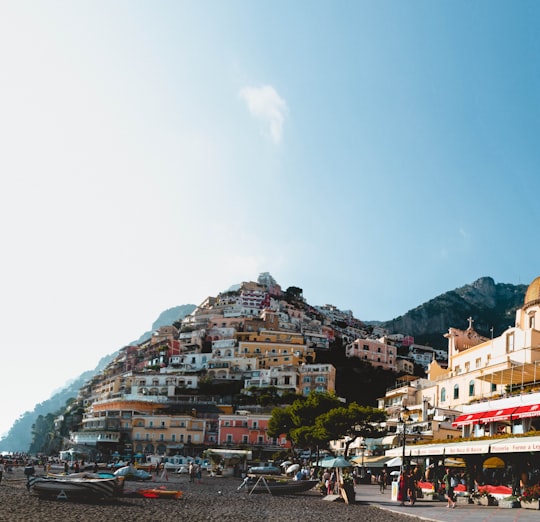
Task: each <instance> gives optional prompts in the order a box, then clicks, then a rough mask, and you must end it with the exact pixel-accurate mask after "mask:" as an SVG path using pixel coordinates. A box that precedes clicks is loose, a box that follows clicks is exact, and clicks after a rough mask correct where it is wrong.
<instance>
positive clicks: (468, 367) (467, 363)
mask: <svg viewBox="0 0 540 522" xmlns="http://www.w3.org/2000/svg"><path fill="white" fill-rule="evenodd" d="M470 371H471V363H470V362H468V361H467V362H466V363H465V372H470Z"/></svg>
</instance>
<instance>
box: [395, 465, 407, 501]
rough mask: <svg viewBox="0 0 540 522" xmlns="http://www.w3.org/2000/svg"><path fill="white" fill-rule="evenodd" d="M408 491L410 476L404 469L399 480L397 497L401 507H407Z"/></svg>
mask: <svg viewBox="0 0 540 522" xmlns="http://www.w3.org/2000/svg"><path fill="white" fill-rule="evenodd" d="M408 490H409V485H408V474H407V472H406V471H405V469H402V470H401V473H400V474H399V478H398V496H397V499H398V500H399V505H400V506H404V505H405V501H406V500H407V492H408Z"/></svg>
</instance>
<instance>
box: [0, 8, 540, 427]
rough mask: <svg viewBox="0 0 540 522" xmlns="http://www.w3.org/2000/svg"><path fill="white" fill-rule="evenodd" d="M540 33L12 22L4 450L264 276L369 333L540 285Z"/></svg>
mask: <svg viewBox="0 0 540 522" xmlns="http://www.w3.org/2000/svg"><path fill="white" fill-rule="evenodd" d="M539 26H540V4H539V3H538V2H536V1H527V0H523V1H521V2H517V3H515V2H507V1H504V2H499V1H497V0H489V1H482V0H478V1H475V2H468V1H459V0H457V1H452V2H450V1H440V2H432V1H431V0H426V1H414V0H411V1H409V2H402V1H401V0H395V1H384V0H383V1H377V2H375V1H369V2H366V1H362V0H354V1H346V0H339V1H336V2H331V1H317V0H298V1H295V2H290V1H280V0H272V1H265V0H260V1H254V0H252V1H247V0H238V1H235V0H227V1H222V0H215V1H210V0H198V1H197V2H193V1H182V0H174V1H168V0H160V1H158V2H152V1H149V0H147V1H141V0H139V1H137V0H130V1H122V0H92V1H89V0H79V1H77V2H71V1H67V0H64V1H63V0H57V1H52V0H41V1H32V0H24V1H20V0H12V1H11V0H0V79H1V81H0V180H1V191H0V197H1V204H0V218H1V222H2V225H1V227H0V242H1V243H0V244H1V246H2V252H3V255H2V257H1V261H0V283H1V287H0V288H1V291H0V317H1V321H2V324H1V329H2V337H1V341H0V343H1V353H2V359H1V361H2V365H1V367H2V369H3V372H2V378H0V396H1V397H3V400H2V416H1V418H0V434H1V433H3V432H5V431H7V430H8V429H9V427H10V426H11V425H12V423H13V422H14V421H15V420H16V419H17V418H18V417H19V416H20V415H21V414H22V413H24V412H25V411H28V410H32V409H33V408H34V405H35V404H36V403H39V402H42V401H43V400H46V399H47V398H48V397H50V395H51V393H53V392H54V391H55V390H57V389H58V388H60V387H62V385H63V384H64V383H65V382H66V381H68V380H69V379H72V378H74V377H76V376H78V375H80V374H81V373H82V372H84V371H86V370H89V369H93V368H94V367H95V366H96V364H97V362H98V361H99V359H100V358H101V357H103V356H104V355H107V354H111V353H113V352H115V351H116V350H118V349H119V348H121V347H123V346H125V345H126V344H128V343H129V342H130V341H133V340H134V339H137V338H138V337H139V336H140V335H141V334H142V333H143V332H145V331H147V330H149V329H150V327H151V325H152V323H153V321H154V320H155V319H156V318H157V317H158V315H159V314H160V313H161V312H162V311H163V310H165V309H167V308H170V307H172V306H176V305H181V304H187V303H193V304H199V303H200V302H202V301H203V300H204V299H205V298H206V297H207V296H209V295H214V296H215V295H217V294H218V293H219V292H220V291H223V290H225V289H227V288H228V287H230V286H231V285H233V284H236V283H239V282H241V281H253V280H256V279H257V277H258V275H259V273H261V272H270V273H271V274H272V276H273V277H274V278H275V279H276V280H277V281H278V283H280V284H281V286H282V287H283V288H284V289H285V288H287V287H289V286H298V287H300V288H302V289H303V292H304V297H305V298H306V299H307V300H308V302H309V303H310V304H319V305H322V304H333V305H335V306H337V307H338V308H340V309H343V310H352V311H353V313H354V315H355V316H356V317H357V318H359V319H361V320H389V319H391V318H394V317H397V316H399V315H402V314H404V313H406V312H407V311H408V310H410V309H412V308H414V307H416V306H418V305H420V304H422V303H424V302H426V301H428V300H429V299H431V298H433V297H435V296H437V295H439V294H441V293H444V292H446V291H449V290H453V289H455V288H458V287H460V286H463V285H465V284H469V283H472V282H473V281H475V280H476V279H478V278H479V277H483V276H491V277H493V279H494V280H495V281H496V282H497V283H511V284H520V283H521V284H529V283H530V282H531V281H532V280H533V279H534V278H536V277H537V276H539V275H540V249H539V248H538V243H537V240H536V236H535V235H534V234H535V231H537V230H538V223H539V217H540V216H539V208H540V207H539V205H538V190H537V183H538V179H539V178H538V169H539V166H540V147H539V143H538V140H539V136H540V61H539V59H538V56H539V55H540V33H539V31H538V27H539ZM450 326H459V325H449V327H450ZM7 399H9V400H7Z"/></svg>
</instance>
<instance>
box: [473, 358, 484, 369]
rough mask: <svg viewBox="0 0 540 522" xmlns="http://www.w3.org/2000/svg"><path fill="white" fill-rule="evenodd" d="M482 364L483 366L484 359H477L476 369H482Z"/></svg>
mask: <svg viewBox="0 0 540 522" xmlns="http://www.w3.org/2000/svg"><path fill="white" fill-rule="evenodd" d="M481 364H482V359H480V357H478V359H476V361H475V362H474V365H475V366H476V368H480V365H481Z"/></svg>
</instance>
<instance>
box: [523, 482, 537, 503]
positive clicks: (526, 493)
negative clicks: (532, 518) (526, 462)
mask: <svg viewBox="0 0 540 522" xmlns="http://www.w3.org/2000/svg"><path fill="white" fill-rule="evenodd" d="M520 500H521V507H522V508H525V509H540V485H539V484H534V485H533V486H527V487H525V489H524V490H523V493H522V494H521V497H520Z"/></svg>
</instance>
